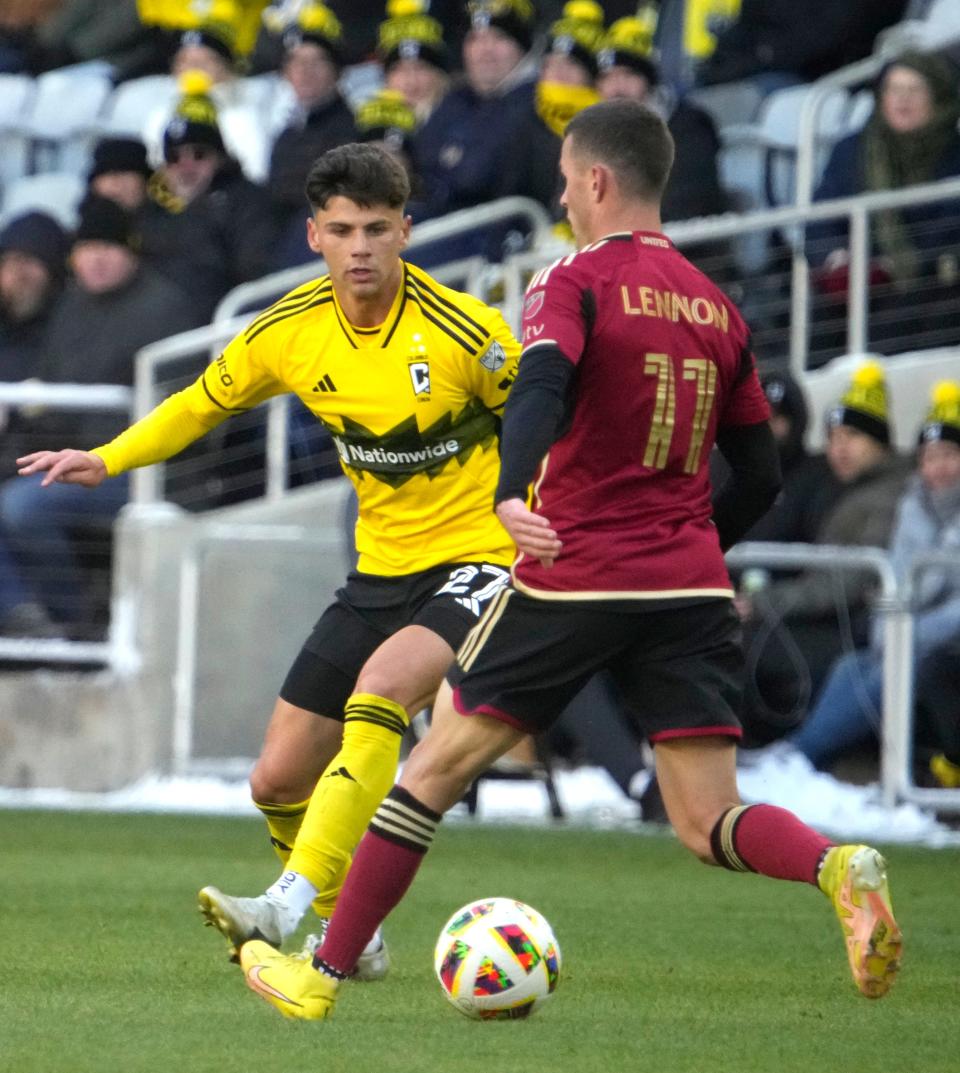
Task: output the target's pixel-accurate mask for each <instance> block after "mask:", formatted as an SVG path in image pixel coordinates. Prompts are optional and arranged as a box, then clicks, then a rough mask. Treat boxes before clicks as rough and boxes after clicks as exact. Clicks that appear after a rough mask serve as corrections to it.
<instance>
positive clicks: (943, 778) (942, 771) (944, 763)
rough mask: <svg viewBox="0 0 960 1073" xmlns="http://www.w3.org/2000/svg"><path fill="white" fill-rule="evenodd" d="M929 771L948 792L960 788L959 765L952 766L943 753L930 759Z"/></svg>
mask: <svg viewBox="0 0 960 1073" xmlns="http://www.w3.org/2000/svg"><path fill="white" fill-rule="evenodd" d="M930 770H931V771H932V772H933V775H934V778H935V779H936V780H937V782H938V783H940V785H941V786H945V787H946V788H947V789H948V790H956V789H958V788H960V764H954V763H953V762H952V761H950V760H948V759H947V758H946V757H945V756H944V755H943V753H937V755H936V756H934V757H931V758H930Z"/></svg>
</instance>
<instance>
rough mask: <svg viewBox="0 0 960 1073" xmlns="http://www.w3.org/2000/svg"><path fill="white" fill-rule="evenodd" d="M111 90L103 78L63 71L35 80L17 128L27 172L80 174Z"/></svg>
mask: <svg viewBox="0 0 960 1073" xmlns="http://www.w3.org/2000/svg"><path fill="white" fill-rule="evenodd" d="M111 90H112V86H111V83H110V80H109V79H108V78H107V77H106V75H103V74H99V73H96V74H95V73H91V72H89V71H87V72H85V71H74V70H71V69H69V68H64V69H62V70H58V71H48V72H47V73H46V74H42V75H40V76H39V77H38V78H37V79H36V92H35V94H34V98H33V101H32V104H31V106H30V108H29V109H28V111H27V113H26V115H25V116H24V119H23V122H22V124H21V131H22V134H23V137H24V138H26V140H27V143H28V154H29V160H28V169H29V171H30V172H45V171H80V170H82V169H83V168H84V167H85V165H86V162H87V158H88V154H89V149H90V144H91V142H92V140H93V139H94V137H95V136H96V135H95V131H96V128H97V122H98V119H99V116H100V113H101V111H102V109H103V107H104V105H105V103H106V101H107V98H108V97H109V96H110V93H111Z"/></svg>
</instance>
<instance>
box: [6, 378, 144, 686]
mask: <svg viewBox="0 0 960 1073" xmlns="http://www.w3.org/2000/svg"><path fill="white" fill-rule="evenodd" d="M132 404H133V391H132V390H131V389H130V388H128V387H124V386H123V385H121V384H48V383H44V382H42V381H39V380H25V381H22V382H19V383H8V382H3V383H0V408H3V407H20V406H36V407H45V408H47V409H50V410H56V411H66V410H69V411H97V412H101V413H102V412H110V413H127V414H129V413H130V412H131V409H132ZM38 446H39V445H38ZM43 446H44V447H49V448H51V449H54V448H58V447H62V446H64V445H63V444H55V443H51V444H45V445H43ZM121 649H123V645H122V644H121V642H120V641H119V639H118V637H117V634H116V632H115V630H114V629H113V628H112V624H111V630H110V633H109V635H108V639H107V640H106V641H72V640H68V639H67V638H65V637H64V638H59V637H37V638H20V637H0V663H2V662H4V661H12V662H24V663H31V662H38V661H42V662H44V663H68V664H109V665H111V666H120V665H126V664H127V663H128V662H129V661H128V659H127V656H126V654H125V650H124V651H123V652H122V651H121Z"/></svg>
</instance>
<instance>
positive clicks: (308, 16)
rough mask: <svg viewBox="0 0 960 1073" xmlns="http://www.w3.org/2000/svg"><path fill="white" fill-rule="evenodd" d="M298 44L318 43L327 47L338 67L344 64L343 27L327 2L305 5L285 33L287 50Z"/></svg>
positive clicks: (289, 50) (285, 47)
mask: <svg viewBox="0 0 960 1073" xmlns="http://www.w3.org/2000/svg"><path fill="white" fill-rule="evenodd" d="M298 45H317V46H319V47H320V48H323V49H326V51H327V54H328V55H329V56H330V59H331V61H332V62H333V64H334V65H335V66H336V67H338V68H339V67H341V66H342V65H343V27H342V26H341V24H340V20H339V19H338V18H337V16H336V15H335V14H334V13H333V11H331V10H330V8H329V7H327V5H326V4H323V3H310V4H307V5H305V6H304V7H303V8H302V9H301V11H300V14H299V15H298V16H297V21H296V22H295V23H294V24H293V25H292V26H291V27H290V28H289V29H288V30H287V31H286V32H285V33H284V35H283V47H284V50H285V51H286V52H291V51H292V50H293V49H295V48H296V47H297V46H298Z"/></svg>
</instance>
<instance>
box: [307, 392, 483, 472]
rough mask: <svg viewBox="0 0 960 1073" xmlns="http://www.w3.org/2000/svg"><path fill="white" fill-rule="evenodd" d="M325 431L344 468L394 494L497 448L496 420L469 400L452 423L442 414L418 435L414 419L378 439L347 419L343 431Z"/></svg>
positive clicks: (478, 403)
mask: <svg viewBox="0 0 960 1073" xmlns="http://www.w3.org/2000/svg"><path fill="white" fill-rule="evenodd" d="M327 428H329V430H330V432H331V434H332V436H333V442H334V445H335V446H336V448H337V454H338V455H339V456H340V461H341V462H342V463H343V465H344V466H345V467H346V468H348V469H350V470H352V471H353V472H354V473H356V474H357V475H358V476H360V477H361V478H363V477H365V476H366V475H368V474H369V475H370V476H371V477H373V478H375V479H376V480H378V481H383V483H384V484H389V485H390V486H391V487H392V488H399V487H400V486H401V485H403V484H406V482H407V481H409V480H410V479H411V477H414V476H416V474H418V473H425V474H426V475H427V476H428V477H436V476H437V475H438V474H440V473H441V472H442V471H443V470H444V469H445V468H446V466H447V465H449V463H450V462H451V461H453V460H456V461H457V463H458V464H459V465H461V466H462V465H465V464H466V462H467V460H468V459H469V458H470V456H471V455H472V454H473V452H474V451H478V450H479V451H486V450H496V447H497V419H496V417H495V416H494V415H493V414H492V413H491V412H490V411H489V410H488V409H487V408H486V407H485V406H484V405H483V403H481V402H480V401H479V399H471V400H470V402H468V403H467V405H466V406H465V407H464V409H463V410H462V411H461V412H460V414H458V415H457V416H456V417H454V416H453V415H452V414H449V413H448V414H444V415H443V417H441V418H440V420H439V421H435V422H434V423H433V424H432V425H430V427H429V428H425V429H422V430H421V429H420V428H418V427H417V422H416V419H415V418H414V417H412V416H411V417H408V418H406V419H405V420H403V421H401V422H400V424H399V425H395V426H394V427H393V428H392V429H390V430H389V431H387V432H384V433H383V434H381V435H378V434H377V433H375V432H372V431H371V430H370V429H368V428H365V427H364V426H363V425H361V424H359V423H358V422H356V421H351V420H350V418H348V417H345V418H344V419H343V431H340V430H338V429H336V428H332V427H331V426H330V425H327Z"/></svg>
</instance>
